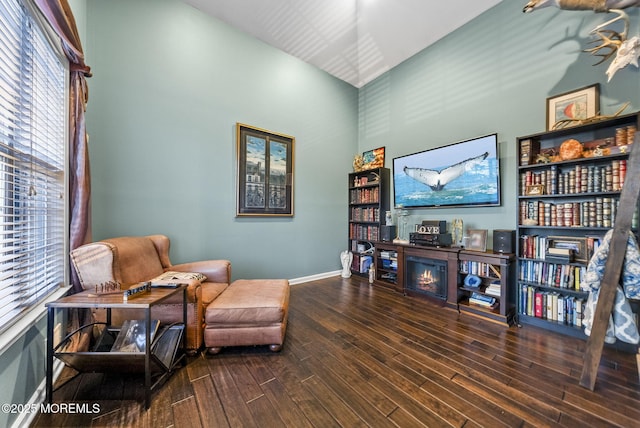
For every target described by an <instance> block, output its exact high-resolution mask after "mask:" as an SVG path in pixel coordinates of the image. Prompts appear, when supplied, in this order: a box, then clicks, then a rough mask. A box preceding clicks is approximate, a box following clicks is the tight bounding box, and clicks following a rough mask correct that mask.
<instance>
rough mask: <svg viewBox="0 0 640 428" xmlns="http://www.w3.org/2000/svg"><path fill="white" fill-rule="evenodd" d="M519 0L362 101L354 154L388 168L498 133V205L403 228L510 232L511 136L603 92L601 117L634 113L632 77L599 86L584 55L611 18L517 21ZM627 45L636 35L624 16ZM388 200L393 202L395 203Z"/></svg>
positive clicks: (433, 213) (637, 96)
mask: <svg viewBox="0 0 640 428" xmlns="http://www.w3.org/2000/svg"><path fill="white" fill-rule="evenodd" d="M525 3H526V1H524V0H522V1H503V2H501V3H499V4H498V5H496V6H495V7H494V8H492V9H490V10H489V11H487V12H486V13H484V14H483V15H481V16H480V17H478V18H476V19H475V20H473V21H471V22H470V23H469V24H467V25H465V26H464V27H462V28H461V29H459V30H457V31H455V32H454V33H452V34H449V35H448V36H446V37H445V38H443V39H442V40H440V41H439V42H438V43H436V44H435V45H433V46H432V47H430V48H428V49H426V50H424V51H422V52H421V53H419V54H418V55H415V56H414V57H412V58H410V59H409V60H407V61H405V62H404V63H402V64H400V65H399V66H397V67H395V68H394V69H392V70H391V71H389V72H388V73H386V74H384V75H383V76H381V77H380V78H378V79H376V80H375V81H373V82H371V83H369V84H368V85H366V86H365V87H363V88H362V89H361V90H360V92H359V151H365V150H369V149H372V148H375V147H380V146H386V156H387V166H388V167H389V168H391V167H392V159H393V158H394V157H397V156H403V155H406V154H409V153H414V152H417V151H422V150H425V149H429V148H434V147H438V146H442V145H446V144H450V143H454V142H457V141H461V140H466V139H469V138H473V137H476V136H480V135H486V134H489V133H493V132H497V133H498V137H499V142H500V158H501V178H502V206H500V207H484V208H459V209H429V210H427V209H423V210H415V211H412V215H411V217H410V220H409V224H416V223H420V221H422V220H425V219H442V220H450V219H452V218H462V219H463V221H464V224H465V228H472V229H489V231H490V232H489V239H488V245H489V247H491V242H492V241H491V238H492V236H493V235H492V233H491V231H492V230H493V229H514V228H515V223H516V206H517V203H516V189H515V178H516V160H515V157H516V145H515V143H516V137H518V136H523V135H528V134H532V133H536V132H541V131H544V130H545V127H546V122H545V117H546V99H547V97H549V96H551V95H557V94H561V93H564V92H567V91H571V90H574V89H577V88H581V87H584V86H587V85H591V84H593V83H596V82H599V83H600V84H601V87H600V89H601V110H602V113H603V114H612V113H614V112H615V111H616V110H617V109H618V108H619V107H620V106H621V105H622V104H623V103H625V102H627V101H630V102H631V105H630V106H629V107H628V108H627V110H625V113H631V112H633V111H636V110H638V109H639V108H640V79H639V75H638V69H637V68H636V67H635V66H633V65H630V66H629V67H627V68H625V69H623V70H621V71H619V72H618V73H616V75H615V76H614V77H613V79H612V81H611V83H607V82H606V76H605V71H606V69H607V67H608V64H609V62H607V63H605V64H601V65H599V66H593V64H595V63H596V62H597V59H596V58H595V57H592V56H591V55H589V54H587V53H583V52H581V50H582V49H584V48H585V47H588V46H589V45H588V42H589V40H591V38H590V36H589V31H590V30H591V29H592V28H594V27H595V26H596V25H598V24H600V23H602V22H605V21H606V20H607V19H609V18H610V16H608V15H603V14H594V13H593V12H570V11H560V10H558V9H555V8H548V9H542V10H538V11H535V12H533V13H529V14H524V13H522V7H523V6H524V4H525ZM631 17H632V18H631V20H632V23H633V25H632V27H631V31H630V36H631V35H634V34H637V32H638V21H639V19H638V13H637V10H634V11H633V12H631ZM392 196H393V195H392Z"/></svg>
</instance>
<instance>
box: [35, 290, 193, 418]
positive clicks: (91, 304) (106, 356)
mask: <svg viewBox="0 0 640 428" xmlns="http://www.w3.org/2000/svg"><path fill="white" fill-rule="evenodd" d="M177 293H182V301H183V322H182V323H173V324H168V325H165V326H162V327H160V328H159V330H158V332H157V333H156V334H155V335H154V334H153V332H152V331H151V326H152V320H151V308H152V307H153V306H155V305H157V304H160V303H162V302H164V301H165V300H166V299H168V298H169V297H171V296H173V295H175V294H177ZM46 307H47V317H48V319H47V365H46V368H47V370H46V371H47V373H46V399H47V402H48V403H51V402H52V398H53V358H54V357H55V358H57V359H59V360H61V361H62V362H64V363H65V364H66V365H68V366H69V367H71V368H73V369H75V370H77V371H78V372H79V373H86V372H121V373H144V374H145V407H146V408H149V405H150V404H151V392H152V391H153V390H154V389H155V388H156V387H158V386H160V385H162V384H163V383H164V381H165V380H166V379H168V378H169V376H170V375H171V374H173V372H174V370H175V368H176V367H177V365H178V363H180V362H182V363H183V364H184V363H185V361H186V360H185V354H184V347H185V337H184V326H185V325H186V321H187V303H186V286H184V285H179V286H177V287H176V288H157V289H156V288H154V289H152V290H151V291H149V292H146V293H143V294H141V295H139V296H136V297H135V298H131V297H130V298H129V299H128V301H123V296H122V294H108V295H97V294H92V293H89V292H86V291H85V292H82V293H77V294H74V295H71V296H66V297H63V298H61V299H59V300H56V301H55V302H50V303H47V304H46ZM74 308H103V309H106V312H107V319H106V323H90V324H86V325H83V326H81V327H79V328H78V329H77V330H75V331H73V332H71V333H70V334H68V335H67V336H66V337H65V338H64V339H63V340H62V341H61V342H60V343H59V344H57V345H56V346H53V329H54V321H55V310H56V309H61V310H65V309H66V310H68V309H74ZM116 308H117V309H144V312H145V318H144V320H142V325H143V326H144V333H143V334H144V335H145V337H144V338H145V342H144V343H145V344H149V343H150V344H151V345H150V346H145V348H144V352H120V351H114V350H112V346H113V343H114V341H115V339H116V337H117V336H118V334H120V333H121V332H120V328H119V327H113V326H111V310H112V309H116ZM96 326H101V327H102V332H101V334H100V335H99V337H98V339H97V340H96V343H95V344H94V345H93V346H92V347H91V349H89V350H87V351H82V352H67V351H65V350H64V349H65V347H66V345H68V344H69V343H70V342H71V341H72V340H73V338H74V337H75V336H76V335H79V334H81V333H82V332H83V331H86V330H87V329H93V328H94V327H96ZM180 348H182V352H179V349H180Z"/></svg>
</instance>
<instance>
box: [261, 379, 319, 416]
mask: <svg viewBox="0 0 640 428" xmlns="http://www.w3.org/2000/svg"><path fill="white" fill-rule="evenodd" d="M260 386H261V387H262V390H263V391H264V395H265V396H266V397H267V399H269V402H271V405H272V406H273V408H274V409H276V411H277V413H278V415H279V416H280V419H282V421H283V422H284V426H287V427H292V426H295V427H296V428H304V427H309V428H310V427H313V425H312V424H311V422H309V420H307V417H306V416H305V414H304V412H302V411H301V410H300V409H299V408H298V406H297V405H296V403H295V402H294V401H293V400H292V399H291V397H290V396H289V394H288V393H287V390H286V389H285V388H284V386H283V385H282V384H281V383H280V382H279V381H278V379H272V380H270V381H269V382H266V383H263V384H261V385H260Z"/></svg>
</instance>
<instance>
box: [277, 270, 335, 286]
mask: <svg viewBox="0 0 640 428" xmlns="http://www.w3.org/2000/svg"><path fill="white" fill-rule="evenodd" d="M341 273H342V270H334V271H332V272H324V273H317V274H315V275H309V276H302V277H300V278H293V279H290V280H289V284H290V285H295V284H303V283H305V282H311V281H317V280H319V279H326V278H331V277H333V276H339V275H340V274H341Z"/></svg>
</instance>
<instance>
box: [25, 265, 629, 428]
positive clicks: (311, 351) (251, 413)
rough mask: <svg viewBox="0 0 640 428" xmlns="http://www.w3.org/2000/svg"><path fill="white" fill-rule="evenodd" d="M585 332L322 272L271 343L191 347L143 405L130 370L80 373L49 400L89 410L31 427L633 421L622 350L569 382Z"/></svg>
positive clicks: (576, 371)
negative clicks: (578, 334)
mask: <svg viewBox="0 0 640 428" xmlns="http://www.w3.org/2000/svg"><path fill="white" fill-rule="evenodd" d="M585 345H586V343H585V342H584V341H581V340H578V339H573V338H568V337H565V336H561V335H557V334H553V333H549V332H547V331H543V330H539V329H537V328H535V327H529V326H526V327H523V328H518V327H507V326H506V325H500V324H497V323H494V322H490V321H485V320H483V319H481V318H476V317H474V316H471V315H468V314H464V313H463V314H458V312H457V311H455V310H452V309H447V308H442V307H439V306H436V305H433V304H431V303H429V302H426V301H424V300H421V299H416V298H410V297H403V296H402V295H400V294H398V293H396V292H393V291H390V290H387V289H385V288H380V287H377V286H373V287H372V286H369V285H368V284H367V283H366V282H360V279H356V278H352V279H350V280H343V279H342V278H340V277H335V278H330V279H325V280H320V281H315V282H310V283H306V284H300V285H294V286H292V288H291V304H290V313H289V327H288V330H287V337H286V342H285V346H284V349H283V350H282V351H281V352H280V353H272V352H270V351H269V350H268V347H248V348H228V349H223V351H222V353H220V354H219V355H217V356H208V355H206V354H202V355H199V356H197V357H192V358H191V359H190V360H189V363H188V365H187V366H186V367H184V368H181V369H179V370H178V371H177V372H176V373H175V374H174V375H173V376H172V377H171V378H170V379H169V380H168V381H167V383H166V384H165V385H164V386H162V387H161V388H160V389H159V390H158V391H156V392H154V394H153V398H152V403H151V407H150V409H149V410H147V411H145V410H144V405H143V399H144V393H143V379H142V377H141V376H137V375H136V376H131V375H117V374H97V373H96V374H83V375H80V376H78V377H76V378H75V379H74V380H72V381H71V382H69V383H67V384H66V385H64V386H63V387H61V388H60V389H58V390H57V391H56V392H55V394H54V402H55V403H63V402H67V403H91V404H93V403H98V404H99V405H100V412H99V413H97V414H86V413H85V414H72V413H69V414H40V415H38V416H37V417H36V419H35V421H34V423H33V424H32V426H34V427H45V426H47V427H49V426H53V427H58V426H74V427H79V426H140V427H150V428H157V427H176V428H183V427H227V426H232V427H276V426H287V427H322V428H324V427H358V426H362V427H364V426H370V427H385V426H399V427H417V426H427V427H442V426H455V427H476V426H486V427H545V426H569V427H590V426H593V427H602V426H618V427H634V426H635V427H638V426H640V384H639V382H638V369H637V367H636V356H635V354H630V353H625V352H622V351H619V350H617V349H614V348H605V350H604V352H603V357H602V360H601V364H600V368H599V371H598V378H597V380H596V386H595V391H593V392H592V391H590V390H588V389H585V388H583V387H581V386H580V385H579V379H580V375H581V371H582V356H583V351H584V349H585ZM65 370H66V369H65Z"/></svg>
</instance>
